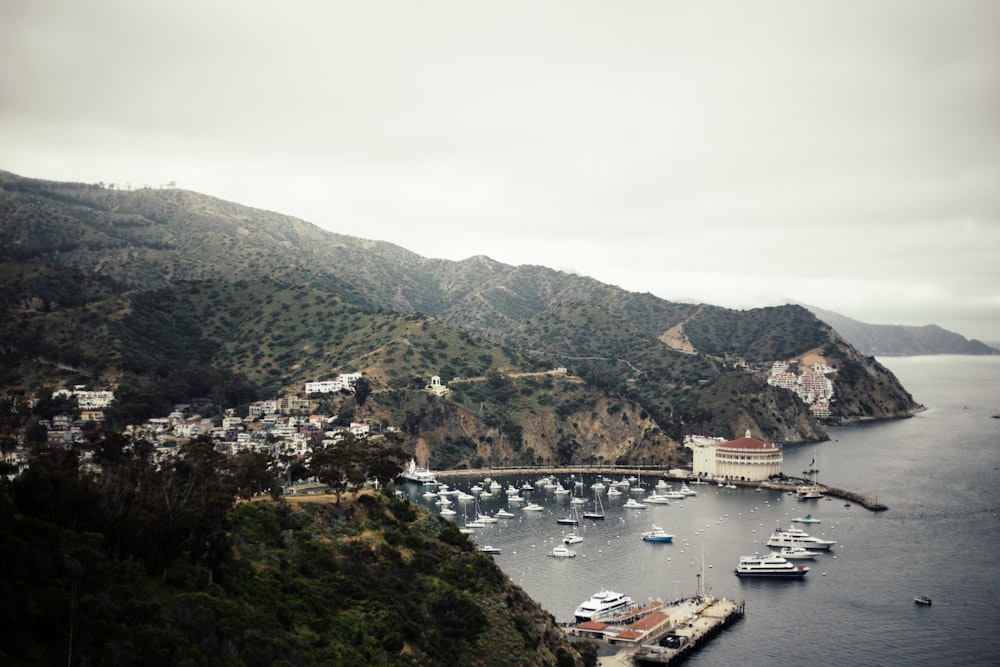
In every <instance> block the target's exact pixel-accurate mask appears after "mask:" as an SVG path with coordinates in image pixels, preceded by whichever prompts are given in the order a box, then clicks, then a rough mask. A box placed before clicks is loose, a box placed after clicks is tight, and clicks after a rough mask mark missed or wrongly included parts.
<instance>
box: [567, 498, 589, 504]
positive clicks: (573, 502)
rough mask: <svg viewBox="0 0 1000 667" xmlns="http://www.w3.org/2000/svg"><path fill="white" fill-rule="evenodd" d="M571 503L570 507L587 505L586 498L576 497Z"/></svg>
mask: <svg viewBox="0 0 1000 667" xmlns="http://www.w3.org/2000/svg"><path fill="white" fill-rule="evenodd" d="M569 503H570V505H586V504H587V499H586V498H580V497H574V498H573V500H571V501H569Z"/></svg>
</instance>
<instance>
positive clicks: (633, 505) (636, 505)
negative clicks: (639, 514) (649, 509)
mask: <svg viewBox="0 0 1000 667" xmlns="http://www.w3.org/2000/svg"><path fill="white" fill-rule="evenodd" d="M622 507H627V508H628V509H633V510H641V509H645V508H646V506H645V505H643V504H642V503H640V502H639V501H638V500H636V499H635V498H629V499H628V500H626V501H625V504H624V505H622Z"/></svg>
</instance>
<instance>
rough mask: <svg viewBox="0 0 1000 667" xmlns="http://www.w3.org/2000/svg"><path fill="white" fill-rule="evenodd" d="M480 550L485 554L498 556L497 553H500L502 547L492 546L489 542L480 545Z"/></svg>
mask: <svg viewBox="0 0 1000 667" xmlns="http://www.w3.org/2000/svg"><path fill="white" fill-rule="evenodd" d="M479 550H480V551H482V552H483V553H484V554H489V555H491V556H496V555H497V554H499V553H500V547H494V546H490V545H489V544H487V545H485V546H482V547H479Z"/></svg>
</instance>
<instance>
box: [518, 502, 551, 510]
mask: <svg viewBox="0 0 1000 667" xmlns="http://www.w3.org/2000/svg"><path fill="white" fill-rule="evenodd" d="M543 509H545V508H544V507H542V506H541V505H539V504H538V503H528V504H527V505H525V506H524V507H522V508H521V510H522V511H524V512H541V511H542V510H543Z"/></svg>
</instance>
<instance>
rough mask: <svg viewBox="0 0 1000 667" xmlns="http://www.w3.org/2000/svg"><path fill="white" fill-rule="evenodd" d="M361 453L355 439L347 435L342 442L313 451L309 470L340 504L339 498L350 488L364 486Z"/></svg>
mask: <svg viewBox="0 0 1000 667" xmlns="http://www.w3.org/2000/svg"><path fill="white" fill-rule="evenodd" d="M361 460H362V453H361V447H360V446H359V445H358V441H357V439H356V438H355V437H354V436H353V435H347V436H345V437H344V438H343V439H342V440H340V441H338V442H336V443H334V444H332V445H327V446H326V447H323V448H322V449H320V450H318V451H316V450H314V451H313V455H312V462H311V465H310V467H311V469H312V473H313V474H314V475H315V476H316V478H317V479H319V481H321V482H322V483H324V484H326V485H327V486H329V487H330V490H331V491H333V494H334V495H335V496H336V497H337V501H336V502H337V504H338V505H339V504H340V496H341V495H342V494H343V493H344V492H345V491H347V490H348V489H349V488H350V487H351V486H359V485H361V484H364V482H365V475H364V473H363V472H362V470H361Z"/></svg>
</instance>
